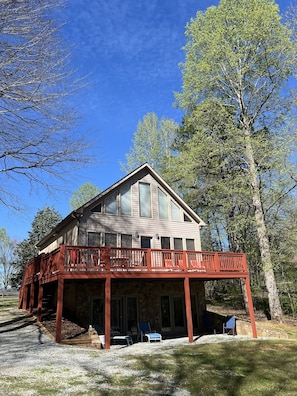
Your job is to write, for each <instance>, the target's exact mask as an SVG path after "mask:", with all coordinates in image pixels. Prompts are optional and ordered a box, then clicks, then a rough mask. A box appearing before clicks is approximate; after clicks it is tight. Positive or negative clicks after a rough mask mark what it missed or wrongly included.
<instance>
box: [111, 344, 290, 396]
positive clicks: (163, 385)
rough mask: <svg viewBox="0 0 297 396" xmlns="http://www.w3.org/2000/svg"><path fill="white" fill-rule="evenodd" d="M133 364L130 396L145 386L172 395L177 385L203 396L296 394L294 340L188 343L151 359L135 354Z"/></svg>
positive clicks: (157, 392)
mask: <svg viewBox="0 0 297 396" xmlns="http://www.w3.org/2000/svg"><path fill="white" fill-rule="evenodd" d="M131 368H133V369H138V370H139V374H138V375H137V377H136V385H137V386H134V389H133V391H132V389H130V395H141V394H143V393H141V390H144V389H151V390H154V391H155V392H156V393H155V394H158V395H170V394H172V392H173V390H175V389H177V388H178V389H186V390H188V391H189V392H190V394H191V395H203V396H208V395H210V396H211V395H220V396H224V395H226V396H227V395H228V396H237V395H238V396H239V395H240V396H245V395H246V396H247V395H248V396H250V395H253V396H256V395H259V396H260V395H261V396H265V395H267V396H268V395H269V396H271V395H278V396H279V395H296V389H297V378H296V374H295V373H296V370H297V343H296V342H295V341H279V340H277V341H276V340H269V341H266V340H265V341H258V340H255V341H238V342H232V343H218V344H204V345H203V344H200V345H189V346H186V347H182V348H177V349H176V350H174V351H173V353H170V354H160V355H157V356H155V355H154V356H153V357H151V358H150V359H148V358H147V356H143V357H142V356H134V358H133V364H132V365H131ZM118 385H120V383H118ZM122 394H123V395H125V393H122ZM110 395H113V393H110ZM114 395H116V393H114ZM127 395H128V393H127Z"/></svg>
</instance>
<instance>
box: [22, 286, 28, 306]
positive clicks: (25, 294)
mask: <svg viewBox="0 0 297 396" xmlns="http://www.w3.org/2000/svg"><path fill="white" fill-rule="evenodd" d="M28 287H29V286H28V285H26V286H25V287H24V290H23V302H22V309H23V310H25V309H27V302H28Z"/></svg>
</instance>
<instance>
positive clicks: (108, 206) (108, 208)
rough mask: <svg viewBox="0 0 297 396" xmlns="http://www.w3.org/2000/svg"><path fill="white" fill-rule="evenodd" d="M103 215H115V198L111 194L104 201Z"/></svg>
mask: <svg viewBox="0 0 297 396" xmlns="http://www.w3.org/2000/svg"><path fill="white" fill-rule="evenodd" d="M105 213H109V214H117V196H116V194H112V195H110V196H109V197H107V198H106V199H105Z"/></svg>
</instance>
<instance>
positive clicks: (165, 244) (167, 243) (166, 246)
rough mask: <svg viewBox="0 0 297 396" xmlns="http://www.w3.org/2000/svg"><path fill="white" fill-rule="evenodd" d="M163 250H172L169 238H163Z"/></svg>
mask: <svg viewBox="0 0 297 396" xmlns="http://www.w3.org/2000/svg"><path fill="white" fill-rule="evenodd" d="M161 249H170V238H169V237H161Z"/></svg>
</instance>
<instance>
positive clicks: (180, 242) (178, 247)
mask: <svg viewBox="0 0 297 396" xmlns="http://www.w3.org/2000/svg"><path fill="white" fill-rule="evenodd" d="M173 243H174V249H176V250H183V240H182V238H174V239H173Z"/></svg>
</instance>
